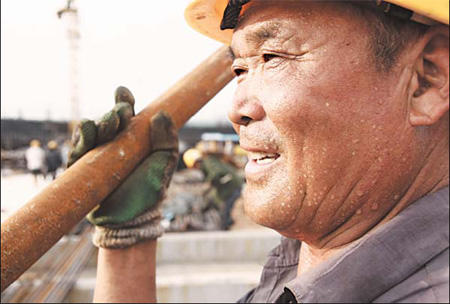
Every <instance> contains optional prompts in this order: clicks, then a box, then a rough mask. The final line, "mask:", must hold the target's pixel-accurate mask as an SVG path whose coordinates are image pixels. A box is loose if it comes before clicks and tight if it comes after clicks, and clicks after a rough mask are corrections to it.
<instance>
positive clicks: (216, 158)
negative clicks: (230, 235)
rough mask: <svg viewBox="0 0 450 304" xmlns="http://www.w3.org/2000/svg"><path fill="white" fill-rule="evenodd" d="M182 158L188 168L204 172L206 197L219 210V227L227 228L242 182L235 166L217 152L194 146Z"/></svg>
mask: <svg viewBox="0 0 450 304" xmlns="http://www.w3.org/2000/svg"><path fill="white" fill-rule="evenodd" d="M183 160H184V162H185V164H186V166H187V167H188V168H195V169H198V170H201V171H202V172H203V173H204V175H205V181H206V182H209V183H210V184H211V189H210V191H209V192H208V194H207V195H206V197H207V199H208V201H210V202H211V203H212V204H213V205H214V206H216V207H217V209H218V210H219V211H220V217H221V225H220V226H221V229H222V230H228V229H229V228H230V227H231V226H232V225H233V223H234V221H233V219H232V218H231V211H232V209H233V206H234V203H235V202H236V200H237V199H238V198H239V197H240V196H241V189H242V184H243V183H244V181H243V180H242V178H241V177H240V176H239V175H238V173H237V172H236V168H235V167H233V166H232V165H231V164H229V163H227V162H226V161H225V160H223V159H221V156H220V154H219V153H204V152H202V151H200V150H199V149H195V148H192V149H189V150H187V151H186V152H185V153H184V154H183Z"/></svg>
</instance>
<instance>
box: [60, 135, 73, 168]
mask: <svg viewBox="0 0 450 304" xmlns="http://www.w3.org/2000/svg"><path fill="white" fill-rule="evenodd" d="M70 149H72V144H71V142H70V140H68V139H67V140H65V141H64V143H63V144H62V145H61V149H60V152H61V153H60V154H61V161H62V165H61V166H62V167H63V168H66V167H67V162H68V160H69V152H70Z"/></svg>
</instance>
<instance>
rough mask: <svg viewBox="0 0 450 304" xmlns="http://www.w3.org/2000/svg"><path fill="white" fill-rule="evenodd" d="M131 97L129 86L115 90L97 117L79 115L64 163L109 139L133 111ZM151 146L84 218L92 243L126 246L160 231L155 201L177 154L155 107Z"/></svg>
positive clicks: (172, 132)
mask: <svg viewBox="0 0 450 304" xmlns="http://www.w3.org/2000/svg"><path fill="white" fill-rule="evenodd" d="M133 105H134V98H133V95H132V94H131V92H130V91H128V89H126V88H124V87H119V88H118V89H117V90H116V106H115V107H114V109H113V110H112V111H110V112H108V113H107V114H106V115H104V116H103V117H102V118H101V119H100V120H99V121H98V122H95V123H94V122H93V121H89V120H82V121H81V122H80V124H79V126H78V128H76V130H74V136H73V140H74V141H75V143H74V149H73V150H72V151H71V153H70V156H69V164H70V165H71V164H73V163H74V162H75V161H76V160H77V159H79V158H80V157H81V156H82V155H84V154H85V153H86V152H87V151H89V150H90V149H92V148H94V147H95V146H97V145H99V144H102V143H105V142H107V141H110V140H111V139H113V138H114V137H115V135H116V134H117V133H118V132H119V131H120V130H122V129H123V128H125V126H126V125H127V124H128V122H129V121H130V119H131V117H132V116H133V115H134V110H133ZM150 128H151V132H150V133H151V143H152V152H151V153H150V155H149V156H148V157H147V158H146V159H144V160H143V161H142V162H141V163H140V164H139V165H138V166H137V168H136V169H135V170H134V171H133V172H132V174H131V175H130V176H129V177H128V178H127V179H126V180H125V181H124V182H123V183H122V184H121V185H120V186H119V187H118V188H117V189H116V190H115V191H114V192H113V193H112V194H111V195H110V196H108V198H106V200H105V201H104V202H103V203H102V204H101V205H100V206H98V207H96V208H95V209H94V210H93V211H92V212H91V213H89V214H88V216H87V219H88V220H89V221H90V222H91V223H93V224H94V225H95V226H96V232H95V234H94V240H93V241H94V244H95V245H96V246H98V247H104V248H125V247H128V246H132V245H134V244H136V243H139V242H142V241H144V240H149V239H155V238H157V237H159V236H161V235H162V233H163V231H164V230H163V228H162V226H161V225H160V218H161V211H160V203H161V201H162V200H163V198H164V193H165V190H166V189H167V187H168V185H169V182H170V179H171V177H172V174H173V172H174V171H175V167H176V164H177V159H178V139H177V134H176V129H175V126H174V124H173V122H172V120H171V119H170V117H169V116H168V114H166V113H165V112H162V111H160V112H159V113H157V114H156V115H155V116H153V117H152V119H151V121H150Z"/></svg>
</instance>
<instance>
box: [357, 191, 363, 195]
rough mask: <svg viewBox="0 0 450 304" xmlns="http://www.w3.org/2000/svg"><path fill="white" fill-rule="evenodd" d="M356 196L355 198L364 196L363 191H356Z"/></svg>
mask: <svg viewBox="0 0 450 304" xmlns="http://www.w3.org/2000/svg"><path fill="white" fill-rule="evenodd" d="M356 195H357V196H363V195H364V191H362V190H358V191H356Z"/></svg>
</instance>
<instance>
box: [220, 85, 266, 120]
mask: <svg viewBox="0 0 450 304" xmlns="http://www.w3.org/2000/svg"><path fill="white" fill-rule="evenodd" d="M265 115H266V114H265V111H264V108H263V106H262V104H261V102H260V100H259V98H258V97H257V96H255V95H254V94H248V93H246V90H245V89H244V88H241V89H240V88H239V87H238V89H237V91H236V94H235V95H234V98H233V101H232V103H231V107H230V109H229V110H228V118H229V119H230V120H231V122H232V123H233V124H234V125H238V126H247V125H248V124H249V123H250V122H252V121H258V120H262V119H263V118H264V116H265Z"/></svg>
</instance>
